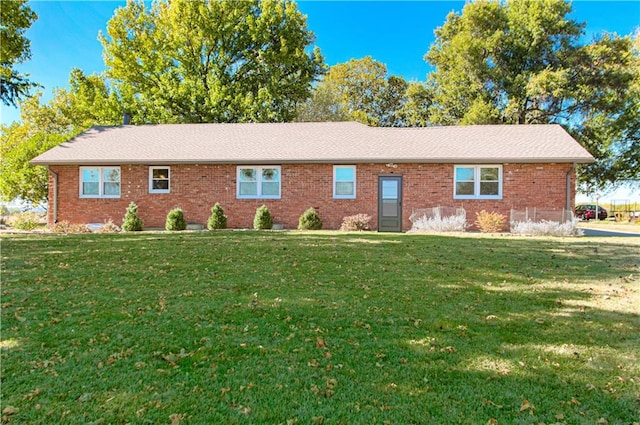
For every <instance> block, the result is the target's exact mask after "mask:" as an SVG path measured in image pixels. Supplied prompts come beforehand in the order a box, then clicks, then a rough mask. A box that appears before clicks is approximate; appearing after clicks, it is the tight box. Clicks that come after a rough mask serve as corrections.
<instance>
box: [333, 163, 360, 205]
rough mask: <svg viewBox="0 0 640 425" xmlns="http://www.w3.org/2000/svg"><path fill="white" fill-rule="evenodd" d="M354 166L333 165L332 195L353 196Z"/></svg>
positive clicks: (354, 185) (354, 193)
mask: <svg viewBox="0 0 640 425" xmlns="http://www.w3.org/2000/svg"><path fill="white" fill-rule="evenodd" d="M355 195H356V167H355V166H354V165H346V166H339V165H336V166H334V167H333V196H334V197H335V198H355Z"/></svg>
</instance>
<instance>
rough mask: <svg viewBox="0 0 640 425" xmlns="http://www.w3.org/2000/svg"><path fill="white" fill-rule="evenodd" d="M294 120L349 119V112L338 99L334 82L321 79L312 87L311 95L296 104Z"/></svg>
mask: <svg viewBox="0 0 640 425" xmlns="http://www.w3.org/2000/svg"><path fill="white" fill-rule="evenodd" d="M295 121H298V122H322V121H349V112H348V111H347V105H345V104H344V103H342V101H341V100H340V95H339V94H338V90H337V88H336V86H335V84H334V83H332V82H331V81H329V80H322V81H320V82H319V83H318V85H316V87H315V88H314V89H313V92H312V94H311V97H310V98H308V99H307V100H306V101H304V102H303V103H302V104H300V105H298V109H297V114H296V118H295Z"/></svg>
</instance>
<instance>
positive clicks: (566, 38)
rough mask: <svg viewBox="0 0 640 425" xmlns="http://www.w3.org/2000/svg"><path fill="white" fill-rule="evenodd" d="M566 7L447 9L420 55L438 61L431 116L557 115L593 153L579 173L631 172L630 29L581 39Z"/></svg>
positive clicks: (600, 176) (466, 119)
mask: <svg viewBox="0 0 640 425" xmlns="http://www.w3.org/2000/svg"><path fill="white" fill-rule="evenodd" d="M570 12H571V5H570V4H569V3H567V2H565V1H563V0H544V1H542V0H541V1H532V0H507V1H506V2H499V1H497V0H479V1H475V2H471V3H468V4H467V5H466V6H465V7H464V9H463V10H462V13H460V14H458V13H450V14H449V15H448V17H447V20H446V22H445V24H444V25H443V26H442V27H440V28H438V29H437V30H436V41H435V42H434V44H433V45H432V46H431V49H430V50H429V52H428V53H427V55H426V56H425V58H426V59H427V60H428V61H429V62H430V63H431V64H432V65H434V66H435V67H436V69H435V71H434V72H433V73H432V74H431V75H430V78H429V85H430V89H431V90H432V93H433V97H432V102H433V103H432V104H431V106H430V111H429V115H430V119H431V121H432V123H433V124H438V125H452V124H461V125H466V124H497V123H500V124H531V123H559V124H562V125H564V126H565V127H566V128H567V129H568V130H569V131H570V132H571V133H572V134H573V135H574V136H575V137H576V138H577V139H578V140H579V141H580V142H581V143H582V144H583V145H584V146H585V147H586V148H587V149H589V151H590V152H591V153H592V154H593V155H594V156H595V157H596V159H597V160H598V161H597V163H596V164H595V165H593V166H588V167H584V168H583V170H582V171H583V172H582V173H581V176H582V179H583V181H589V182H591V183H593V184H596V185H604V184H606V183H613V182H615V181H617V180H618V179H621V178H629V177H634V176H635V178H638V177H640V167H638V166H637V162H636V163H635V164H636V165H634V166H632V167H627V166H626V165H624V164H625V163H626V162H627V161H628V159H629V158H630V157H634V156H635V158H636V159H637V156H638V154H637V150H638V138H637V136H638V131H637V125H635V126H634V123H635V124H637V116H638V110H637V108H638V106H637V105H638V96H637V91H635V90H633V87H634V84H637V83H634V81H636V82H637V80H638V78H639V77H638V67H637V52H636V53H635V54H634V53H632V48H631V47H632V41H631V38H630V37H618V36H616V35H611V34H605V35H603V36H601V37H600V38H598V39H596V40H594V41H593V42H591V43H588V44H585V45H580V44H579V42H580V37H581V36H582V35H583V34H584V24H581V23H578V22H576V21H573V20H571V19H569V18H568V14H569V13H570ZM634 58H635V59H634ZM634 60H635V61H636V65H635V66H634ZM634 118H636V119H635V121H634ZM634 128H635V129H634ZM634 152H635V153H634Z"/></svg>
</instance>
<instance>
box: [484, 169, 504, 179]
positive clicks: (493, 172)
mask: <svg viewBox="0 0 640 425" xmlns="http://www.w3.org/2000/svg"><path fill="white" fill-rule="evenodd" d="M499 175H500V171H499V169H498V168H493V167H492V168H486V167H483V168H480V180H482V181H488V180H491V181H498V176H499Z"/></svg>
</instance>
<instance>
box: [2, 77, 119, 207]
mask: <svg viewBox="0 0 640 425" xmlns="http://www.w3.org/2000/svg"><path fill="white" fill-rule="evenodd" d="M69 85H70V88H69V89H68V90H66V89H62V90H57V91H55V92H54V96H53V99H52V100H50V101H49V102H48V103H41V95H37V96H32V97H29V98H26V99H25V100H24V101H22V102H21V103H20V112H21V122H20V123H18V122H14V123H13V124H11V125H10V126H4V125H3V126H1V127H0V141H1V144H0V156H1V157H2V161H1V162H0V198H1V199H2V200H4V201H11V200H13V199H15V198H21V199H22V200H24V201H27V202H30V203H33V204H39V203H41V202H43V201H45V200H46V199H47V195H48V189H47V183H48V176H47V170H46V168H44V167H41V166H32V165H30V164H29V161H31V160H32V159H33V158H34V157H36V156H38V155H39V154H41V153H43V152H45V151H47V150H49V149H51V148H53V147H55V146H57V145H59V144H60V143H62V142H64V141H65V140H68V139H70V138H71V137H73V136H75V135H77V134H78V133H80V132H82V131H84V130H86V129H87V128H89V127H91V126H94V125H116V124H120V123H121V121H122V114H123V109H122V106H121V103H122V100H121V97H120V96H119V94H117V93H115V92H113V91H112V90H110V89H109V87H108V86H107V84H106V82H105V81H104V78H103V77H102V76H99V75H85V74H84V73H83V72H82V71H80V70H78V69H74V70H72V71H71V74H70V81H69Z"/></svg>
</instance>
